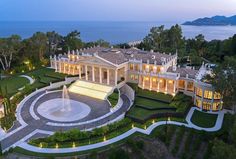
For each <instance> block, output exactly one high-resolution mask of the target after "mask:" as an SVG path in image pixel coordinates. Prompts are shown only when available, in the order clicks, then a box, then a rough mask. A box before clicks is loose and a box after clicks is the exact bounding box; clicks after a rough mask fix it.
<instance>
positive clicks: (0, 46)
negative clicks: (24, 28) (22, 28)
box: [0, 35, 21, 70]
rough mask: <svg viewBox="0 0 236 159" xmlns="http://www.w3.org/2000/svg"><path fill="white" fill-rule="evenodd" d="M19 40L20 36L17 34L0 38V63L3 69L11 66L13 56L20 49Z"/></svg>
mask: <svg viewBox="0 0 236 159" xmlns="http://www.w3.org/2000/svg"><path fill="white" fill-rule="evenodd" d="M20 42H21V38H20V36H18V35H12V36H11V37H9V38H2V39H0V63H1V66H2V69H3V70H7V69H10V68H11V63H12V59H13V56H15V55H16V54H17V52H18V51H19V49H20Z"/></svg>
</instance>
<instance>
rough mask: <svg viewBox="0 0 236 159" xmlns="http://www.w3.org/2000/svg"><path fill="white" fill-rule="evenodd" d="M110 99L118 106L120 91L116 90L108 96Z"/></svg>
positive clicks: (112, 103) (112, 104)
mask: <svg viewBox="0 0 236 159" xmlns="http://www.w3.org/2000/svg"><path fill="white" fill-rule="evenodd" d="M108 100H109V101H110V103H111V106H112V107H114V106H116V104H117V103H118V100H119V92H118V91H114V92H113V93H112V94H111V95H109V96H108Z"/></svg>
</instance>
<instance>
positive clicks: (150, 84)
mask: <svg viewBox="0 0 236 159" xmlns="http://www.w3.org/2000/svg"><path fill="white" fill-rule="evenodd" d="M149 81H150V83H149V86H150V87H149V89H150V90H151V89H152V77H150V79H149Z"/></svg>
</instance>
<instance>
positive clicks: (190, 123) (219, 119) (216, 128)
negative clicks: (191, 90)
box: [186, 107, 228, 132]
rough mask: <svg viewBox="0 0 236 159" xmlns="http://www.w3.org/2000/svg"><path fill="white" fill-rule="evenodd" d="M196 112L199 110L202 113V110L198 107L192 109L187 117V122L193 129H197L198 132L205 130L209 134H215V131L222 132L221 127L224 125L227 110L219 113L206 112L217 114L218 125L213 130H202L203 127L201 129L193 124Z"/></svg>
mask: <svg viewBox="0 0 236 159" xmlns="http://www.w3.org/2000/svg"><path fill="white" fill-rule="evenodd" d="M195 110H199V111H201V109H199V108H197V107H192V108H191V109H190V110H189V112H188V115H187V116H186V121H187V123H188V125H189V126H190V127H191V128H194V129H197V130H205V131H208V132H213V131H218V130H220V128H221V126H222V123H223V120H224V114H225V113H227V112H228V111H227V110H222V111H218V112H210V111H208V112H206V113H209V114H217V115H218V116H217V120H216V124H215V126H214V127H212V128H202V127H199V126H197V125H195V124H193V123H192V122H191V117H192V115H193V113H194V111H195Z"/></svg>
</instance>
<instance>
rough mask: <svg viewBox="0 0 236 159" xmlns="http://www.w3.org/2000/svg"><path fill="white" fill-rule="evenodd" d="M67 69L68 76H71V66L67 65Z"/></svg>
mask: <svg viewBox="0 0 236 159" xmlns="http://www.w3.org/2000/svg"><path fill="white" fill-rule="evenodd" d="M68 67H69V71H68V74H71V65H68Z"/></svg>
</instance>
